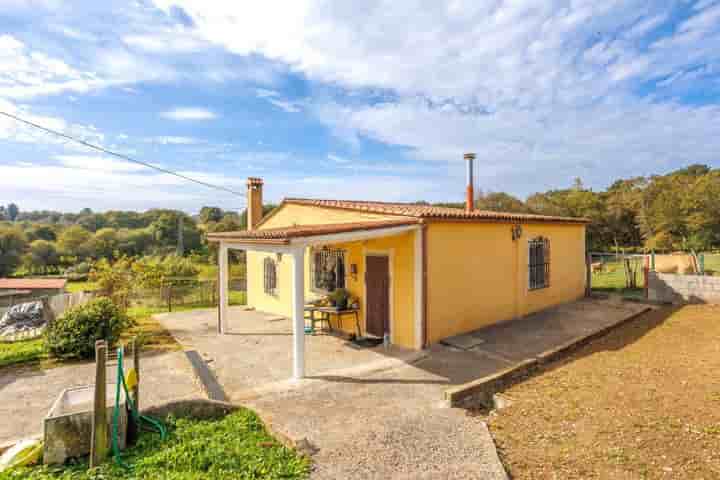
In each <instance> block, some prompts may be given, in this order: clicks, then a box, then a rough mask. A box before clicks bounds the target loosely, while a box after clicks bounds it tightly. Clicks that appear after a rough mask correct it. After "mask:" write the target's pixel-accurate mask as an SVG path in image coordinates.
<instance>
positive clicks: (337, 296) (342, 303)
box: [330, 288, 350, 310]
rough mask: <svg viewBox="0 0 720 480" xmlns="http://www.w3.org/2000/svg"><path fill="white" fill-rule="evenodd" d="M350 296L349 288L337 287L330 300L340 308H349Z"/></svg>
mask: <svg viewBox="0 0 720 480" xmlns="http://www.w3.org/2000/svg"><path fill="white" fill-rule="evenodd" d="M349 298H350V293H349V292H348V291H347V290H345V289H344V288H337V289H335V291H334V292H332V293H331V294H330V301H331V302H332V304H333V305H335V306H336V307H337V308H338V309H339V310H346V309H347V305H348V299H349Z"/></svg>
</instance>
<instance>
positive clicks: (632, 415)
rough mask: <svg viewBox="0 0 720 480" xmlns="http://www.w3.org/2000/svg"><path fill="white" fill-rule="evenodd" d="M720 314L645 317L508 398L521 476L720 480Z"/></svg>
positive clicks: (506, 440)
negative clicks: (511, 401)
mask: <svg viewBox="0 0 720 480" xmlns="http://www.w3.org/2000/svg"><path fill="white" fill-rule="evenodd" d="M719 339H720V307H717V306H709V305H702V306H686V307H682V308H680V309H674V308H663V309H660V310H656V311H653V312H650V313H647V314H645V315H643V316H641V317H639V318H638V319H637V320H635V321H633V322H630V323H629V324H627V325H625V326H623V327H621V328H620V329H618V330H616V331H614V332H612V333H610V334H609V335H608V336H606V337H604V338H602V339H600V340H598V341H595V342H593V343H592V344H590V345H588V346H586V347H584V348H583V349H581V350H579V351H578V352H576V353H575V354H574V355H573V356H572V357H570V358H569V359H568V360H565V361H561V362H558V363H556V364H553V365H551V366H550V367H549V368H548V370H546V371H545V372H543V373H542V374H539V375H537V376H535V377H533V378H531V379H528V380H526V381H525V382H523V383H520V384H518V385H515V386H514V387H512V388H510V389H509V390H507V391H506V392H505V394H506V396H508V397H510V398H511V399H512V400H513V403H512V404H511V405H510V406H509V407H507V408H506V409H503V410H501V411H500V412H497V413H493V414H492V415H491V417H490V419H489V426H490V428H491V431H492V433H493V436H494V437H495V440H496V442H497V445H498V449H499V451H500V455H501V458H502V460H503V462H504V463H505V465H506V467H507V468H508V470H509V472H510V473H511V475H512V476H513V478H515V479H543V478H549V479H554V478H557V479H576V478H577V479H580V478H603V479H604V478H618V479H625V478H628V479H635V478H663V479H668V478H683V479H685V478H693V479H711V478H720V376H718V372H720V341H719Z"/></svg>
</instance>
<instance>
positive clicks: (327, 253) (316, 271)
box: [310, 248, 345, 293]
mask: <svg viewBox="0 0 720 480" xmlns="http://www.w3.org/2000/svg"><path fill="white" fill-rule="evenodd" d="M310 278H311V281H312V288H313V289H314V290H317V291H321V292H327V293H329V292H332V291H334V290H335V289H338V288H345V252H344V251H343V250H337V249H330V248H320V249H316V250H315V249H314V250H313V251H312V261H311V262H310Z"/></svg>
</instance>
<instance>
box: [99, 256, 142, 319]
mask: <svg viewBox="0 0 720 480" xmlns="http://www.w3.org/2000/svg"><path fill="white" fill-rule="evenodd" d="M132 265H133V263H132V259H130V258H128V257H122V258H120V259H119V260H118V261H117V262H115V263H114V264H110V262H108V261H107V260H106V259H104V258H103V259H102V260H100V261H98V262H96V263H95V265H94V266H93V269H92V271H91V272H90V280H91V281H93V282H95V283H96V284H97V289H98V291H99V292H100V295H102V296H104V297H109V298H111V299H112V300H113V302H115V304H116V305H122V306H123V307H124V308H127V306H128V303H129V300H128V299H129V297H130V290H131V287H132V271H131V269H132Z"/></svg>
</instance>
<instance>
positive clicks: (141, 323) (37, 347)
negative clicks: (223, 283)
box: [0, 291, 246, 367]
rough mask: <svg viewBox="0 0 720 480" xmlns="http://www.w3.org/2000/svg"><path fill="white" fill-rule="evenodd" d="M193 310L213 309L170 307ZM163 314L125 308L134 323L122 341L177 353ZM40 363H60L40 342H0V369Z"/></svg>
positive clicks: (240, 299)
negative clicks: (160, 319)
mask: <svg viewBox="0 0 720 480" xmlns="http://www.w3.org/2000/svg"><path fill="white" fill-rule="evenodd" d="M229 300H230V305H245V303H246V294H245V292H234V291H231V292H230V298H229ZM196 308H213V306H212V305H209V304H188V305H176V306H173V311H174V312H181V311H185V310H193V309H196ZM163 312H167V308H166V307H148V306H134V307H130V308H129V309H128V312H127V313H128V315H129V316H130V317H131V318H132V319H133V320H134V321H135V326H134V327H132V328H130V329H129V330H128V331H127V332H125V333H124V334H123V335H122V339H121V341H122V342H129V341H131V340H132V339H133V338H135V337H138V338H139V339H140V341H141V342H142V345H143V348H149V349H153V350H164V351H171V350H178V349H180V348H181V347H180V345H179V344H178V343H177V342H176V341H175V339H174V338H173V336H172V335H170V332H168V331H167V330H165V329H164V328H163V327H162V325H160V324H159V323H158V322H157V321H156V320H154V319H153V317H152V316H153V315H154V314H156V313H163ZM38 361H42V362H43V365H42V366H43V367H51V366H53V365H59V364H60V363H61V362H58V361H56V360H52V359H49V358H48V356H47V353H46V352H45V348H44V346H43V340H42V339H36V340H28V341H23V342H14V343H0V367H5V366H9V365H15V364H21V363H31V362H38Z"/></svg>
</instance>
